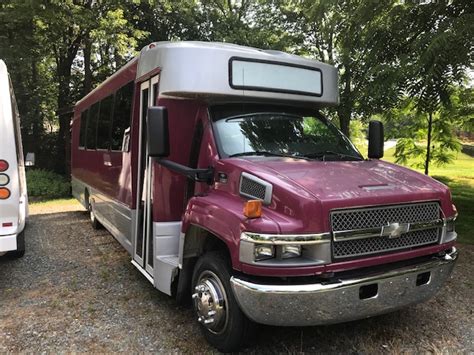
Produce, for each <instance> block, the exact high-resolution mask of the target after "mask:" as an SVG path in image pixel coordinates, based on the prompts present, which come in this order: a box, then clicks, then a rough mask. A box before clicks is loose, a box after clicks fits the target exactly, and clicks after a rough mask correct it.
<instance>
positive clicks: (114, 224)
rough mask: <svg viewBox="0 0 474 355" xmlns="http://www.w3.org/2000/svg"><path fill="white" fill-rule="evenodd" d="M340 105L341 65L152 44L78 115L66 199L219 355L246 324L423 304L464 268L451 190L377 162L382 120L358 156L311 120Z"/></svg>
mask: <svg viewBox="0 0 474 355" xmlns="http://www.w3.org/2000/svg"><path fill="white" fill-rule="evenodd" d="M338 99H339V97H338V84H337V71H336V69H335V68H334V67H332V66H330V65H327V64H323V63H320V62H317V61H314V60H310V59H306V58H302V57H299V56H294V55H289V54H286V53H282V52H276V51H265V50H259V49H254V48H247V47H241V46H236V45H230V44H221V43H200V42H183V43H169V42H160V43H153V44H150V45H149V46H147V47H145V48H144V49H143V50H142V51H141V53H140V55H139V56H138V57H136V58H135V59H133V60H132V61H131V62H130V63H128V64H127V65H126V66H124V67H123V68H122V69H120V70H119V71H118V72H117V73H115V74H114V75H112V76H111V77H110V78H108V79H107V80H106V81H105V82H103V83H102V84H101V85H100V86H99V87H97V88H96V89H95V90H94V91H92V92H91V93H90V94H88V95H87V96H86V97H85V98H83V99H82V100H81V101H79V102H78V103H77V105H76V107H75V113H74V119H73V130H72V185H73V193H74V195H75V196H76V197H77V199H78V200H79V201H80V202H81V203H82V204H83V205H84V207H85V208H87V209H88V210H89V211H90V218H91V221H92V223H93V226H94V227H98V226H99V225H103V226H104V227H105V228H107V229H108V230H109V231H110V233H111V234H112V235H113V236H114V237H115V238H116V239H117V240H118V241H119V242H120V243H121V244H122V245H123V247H124V248H125V249H126V250H127V251H128V252H129V253H130V255H131V259H132V263H133V265H134V266H135V267H136V268H137V269H138V270H139V271H140V272H141V273H142V274H143V275H144V276H145V277H146V278H147V279H148V280H149V281H150V282H151V283H152V284H153V285H154V287H156V288H157V289H158V290H160V291H162V292H164V293H166V294H168V295H171V296H174V297H176V298H177V299H178V301H179V302H186V301H189V302H192V303H193V305H194V309H195V312H196V319H197V321H198V322H199V325H200V327H201V328H202V330H203V333H204V335H205V337H206V338H207V340H208V341H209V342H210V343H211V344H212V345H214V346H215V347H217V348H218V349H219V350H222V351H230V350H235V349H237V348H238V347H239V346H241V345H243V344H245V342H246V341H248V340H249V339H250V338H251V336H252V335H253V334H254V331H253V330H252V329H253V327H254V325H255V324H257V323H261V324H270V325H282V326H283V325H285V326H305V325H317V324H329V323H337V322H345V321H350V320H355V319H360V318H365V317H369V316H373V315H377V314H381V313H386V312H390V311H393V310H396V309H398V308H401V307H405V306H408V305H411V304H414V303H417V302H422V301H424V300H426V299H428V298H430V297H431V296H433V295H434V294H435V293H436V292H437V291H438V290H439V289H440V288H441V287H442V285H443V284H444V283H445V281H446V280H447V279H448V278H449V275H450V273H451V270H452V268H453V265H454V262H455V260H456V257H457V252H456V249H455V247H454V244H455V240H456V232H455V230H454V220H455V218H456V209H455V207H454V205H453V204H452V201H451V195H450V192H449V190H448V189H447V187H446V186H444V185H443V184H441V183H439V182H437V181H435V180H433V179H431V178H429V177H427V176H424V175H421V174H418V173H417V172H414V171H412V170H409V169H406V168H403V167H400V166H397V165H394V164H390V163H387V162H384V161H382V160H380V158H382V156H383V127H382V124H381V123H380V122H377V121H373V122H371V123H370V126H369V154H368V156H369V158H368V159H365V158H364V157H362V155H361V154H360V153H359V152H358V151H357V149H356V148H355V147H354V145H353V144H352V143H351V142H350V141H349V139H348V138H347V137H345V136H344V135H343V134H342V133H341V132H340V131H339V130H338V129H337V128H336V127H335V126H334V125H333V124H332V123H331V122H330V121H328V120H327V119H326V118H325V117H324V116H323V115H322V114H321V112H320V110H321V109H322V108H324V107H329V106H334V105H336V104H337V103H338Z"/></svg>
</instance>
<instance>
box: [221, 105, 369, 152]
mask: <svg viewBox="0 0 474 355" xmlns="http://www.w3.org/2000/svg"><path fill="white" fill-rule="evenodd" d="M220 115H222V116H223V117H222V118H219V117H217V116H220ZM214 118H215V119H217V120H216V121H215V123H214V127H215V132H216V134H217V138H218V141H219V142H220V144H219V145H220V147H219V148H220V153H221V155H223V156H225V157H232V156H243V155H244V156H245V155H249V156H251V155H264V156H265V155H268V156H274V155H283V156H290V157H295V158H307V159H322V160H360V159H361V155H360V154H359V153H358V151H357V150H356V148H355V147H354V146H353V145H352V143H351V142H350V141H349V140H348V139H347V137H345V136H344V135H343V134H342V133H341V132H339V131H338V130H337V129H336V128H335V127H334V126H333V125H332V124H330V123H329V122H328V121H327V120H325V119H324V118H323V117H322V116H321V115H320V114H319V113H317V112H314V111H308V110H304V109H295V108H292V109H285V108H281V107H265V108H262V109H258V110H253V109H252V108H251V107H249V108H247V109H246V108H242V109H241V110H240V112H237V111H236V110H235V109H233V107H232V108H230V109H229V110H228V111H227V112H226V110H224V111H223V112H221V113H219V112H215V114H214Z"/></svg>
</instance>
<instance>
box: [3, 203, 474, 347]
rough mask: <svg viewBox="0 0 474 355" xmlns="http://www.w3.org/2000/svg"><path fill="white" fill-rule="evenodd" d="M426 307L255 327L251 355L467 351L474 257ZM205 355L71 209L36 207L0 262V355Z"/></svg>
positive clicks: (191, 333) (181, 318)
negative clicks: (15, 253) (22, 251)
mask: <svg viewBox="0 0 474 355" xmlns="http://www.w3.org/2000/svg"><path fill="white" fill-rule="evenodd" d="M459 249H460V251H461V256H460V260H459V262H458V264H457V266H456V268H455V272H454V275H453V278H452V280H451V281H450V282H449V284H448V285H447V287H445V288H444V289H443V290H442V291H441V292H440V293H439V294H438V296H437V297H436V298H434V299H432V300H430V301H429V302H427V303H425V304H421V305H417V306H413V307H410V308H408V309H405V310H402V311H398V312H396V313H392V314H389V315H384V316H379V317H376V318H372V319H367V320H362V321H357V322H351V323H345V324H340V325H333V326H324V327H311V328H276V327H262V328H261V330H260V338H259V340H258V342H257V344H256V345H255V347H254V348H252V349H248V350H249V351H252V352H255V353H259V354H260V353H275V352H284V353H289V352H291V353H295V352H308V353H311V352H324V353H346V354H347V353H380V352H397V353H398V352H402V351H408V352H420V351H430V352H447V351H448V352H452V351H465V352H468V353H469V352H473V351H474V321H473V319H474V316H473V314H472V313H473V303H474V299H473V295H474V267H473V264H472V261H473V260H474V247H473V246H469V245H461V246H459ZM6 351H13V352H18V351H22V352H39V351H41V352H58V351H62V352H77V351H80V352H83V351H94V352H99V351H100V352H110V351H127V352H128V351H134V352H137V351H140V352H143V351H150V352H151V351H164V352H170V351H173V352H174V351H178V352H198V351H199V352H212V351H214V350H213V349H212V348H210V347H209V346H208V345H207V343H206V342H205V340H204V339H203V338H202V337H201V336H200V332H199V329H198V327H197V325H196V323H195V322H194V319H193V314H192V312H191V310H190V309H187V308H181V307H178V306H176V304H175V302H174V300H173V299H171V298H170V297H168V296H166V295H164V294H161V293H160V292H158V291H157V290H155V289H154V288H153V287H152V286H151V284H150V283H149V282H148V281H147V280H146V279H145V278H144V277H143V276H142V275H141V274H140V273H139V272H138V270H136V269H135V268H134V267H133V266H132V264H131V263H130V259H129V257H128V255H127V253H126V252H125V251H124V250H123V249H122V247H121V246H120V245H119V244H118V242H116V241H115V240H114V238H113V237H112V236H111V235H110V234H109V233H108V232H107V231H105V230H101V231H94V230H93V229H92V227H91V226H90V224H89V219H88V215H87V214H86V212H84V211H83V210H82V209H81V207H80V206H79V205H78V204H76V203H72V202H71V203H69V204H64V203H62V204H60V205H57V206H55V205H48V206H41V205H34V206H33V207H32V208H31V218H30V224H29V227H28V231H27V252H26V255H25V257H24V258H23V259H20V260H13V259H8V258H5V257H2V258H0V352H6Z"/></svg>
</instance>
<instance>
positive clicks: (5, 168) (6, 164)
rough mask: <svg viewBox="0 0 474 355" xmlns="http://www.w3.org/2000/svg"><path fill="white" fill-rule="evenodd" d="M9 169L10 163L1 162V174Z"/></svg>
mask: <svg viewBox="0 0 474 355" xmlns="http://www.w3.org/2000/svg"><path fill="white" fill-rule="evenodd" d="M7 169H8V162H7V161H6V160H0V172H2V171H6V170H7Z"/></svg>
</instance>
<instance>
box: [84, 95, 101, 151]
mask: <svg viewBox="0 0 474 355" xmlns="http://www.w3.org/2000/svg"><path fill="white" fill-rule="evenodd" d="M99 105H100V103H99V102H96V103H95V104H93V105H92V106H91V108H90V112H89V119H88V120H87V134H86V148H87V149H96V143H97V121H98V120H99V107H100V106H99Z"/></svg>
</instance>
